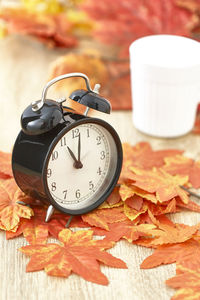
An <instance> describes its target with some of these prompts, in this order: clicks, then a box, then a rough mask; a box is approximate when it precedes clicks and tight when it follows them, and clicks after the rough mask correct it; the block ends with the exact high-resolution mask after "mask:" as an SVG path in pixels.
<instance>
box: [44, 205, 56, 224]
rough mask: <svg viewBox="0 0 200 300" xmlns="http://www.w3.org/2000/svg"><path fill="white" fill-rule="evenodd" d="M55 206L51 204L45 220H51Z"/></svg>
mask: <svg viewBox="0 0 200 300" xmlns="http://www.w3.org/2000/svg"><path fill="white" fill-rule="evenodd" d="M54 210H55V208H54V207H53V206H52V205H49V207H48V209H47V214H46V218H45V222H49V220H50V218H51V216H52V214H53V212H54Z"/></svg>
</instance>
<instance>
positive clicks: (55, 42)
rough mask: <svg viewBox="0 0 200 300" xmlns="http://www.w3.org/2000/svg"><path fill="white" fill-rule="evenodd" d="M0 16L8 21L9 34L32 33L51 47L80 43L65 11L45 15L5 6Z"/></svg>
mask: <svg viewBox="0 0 200 300" xmlns="http://www.w3.org/2000/svg"><path fill="white" fill-rule="evenodd" d="M0 18H1V19H3V20H4V21H5V22H6V24H7V31H8V33H9V34H13V33H18V34H22V35H30V36H33V37H36V38H37V39H38V40H39V41H41V42H42V43H45V44H47V45H48V46H49V47H65V48H73V47H75V46H77V44H78V40H77V38H76V37H75V36H74V35H73V25H72V24H71V23H70V22H69V21H68V19H67V17H66V15H65V14H63V13H61V14H59V15H45V14H37V13H33V12H29V11H27V10H26V9H23V8H4V9H2V10H1V13H0Z"/></svg>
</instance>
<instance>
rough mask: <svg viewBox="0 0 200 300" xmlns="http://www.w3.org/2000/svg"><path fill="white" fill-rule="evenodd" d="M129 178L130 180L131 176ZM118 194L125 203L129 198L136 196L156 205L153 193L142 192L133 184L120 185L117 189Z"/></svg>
mask: <svg viewBox="0 0 200 300" xmlns="http://www.w3.org/2000/svg"><path fill="white" fill-rule="evenodd" d="M130 176H131V178H132V174H131V175H130ZM119 194H120V196H121V199H122V200H123V201H126V200H127V199H129V198H130V197H133V196H134V195H137V196H140V197H142V198H144V199H146V200H149V201H151V202H153V203H157V199H156V196H155V195H154V194H153V193H149V192H147V191H146V190H142V189H140V188H138V187H136V186H135V185H133V184H132V185H127V184H122V185H121V186H120V189H119Z"/></svg>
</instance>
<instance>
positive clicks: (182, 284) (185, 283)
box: [166, 264, 200, 300]
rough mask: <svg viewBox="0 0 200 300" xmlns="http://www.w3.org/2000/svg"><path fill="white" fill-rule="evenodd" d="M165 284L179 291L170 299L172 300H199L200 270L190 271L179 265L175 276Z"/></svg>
mask: <svg viewBox="0 0 200 300" xmlns="http://www.w3.org/2000/svg"><path fill="white" fill-rule="evenodd" d="M166 284H167V285H168V286H170V287H172V288H174V289H179V290H178V291H177V292H176V293H175V295H174V296H173V297H172V298H171V299H172V300H182V299H185V300H197V299H200V268H198V269H190V268H186V267H184V266H182V265H181V264H179V265H178V266H177V274H176V276H174V277H172V278H170V279H168V280H166Z"/></svg>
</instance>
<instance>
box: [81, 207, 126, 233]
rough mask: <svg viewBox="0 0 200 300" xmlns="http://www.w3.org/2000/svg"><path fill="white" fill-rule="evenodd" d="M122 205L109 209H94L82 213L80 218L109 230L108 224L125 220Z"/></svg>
mask: <svg viewBox="0 0 200 300" xmlns="http://www.w3.org/2000/svg"><path fill="white" fill-rule="evenodd" d="M126 219H127V217H126V216H125V214H124V211H123V207H116V208H111V209H96V210H94V211H92V212H90V213H88V214H85V215H82V220H83V221H84V222H86V223H88V224H90V225H91V226H96V227H100V228H103V229H106V230H109V227H108V224H109V223H115V222H120V221H124V220H126Z"/></svg>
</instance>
